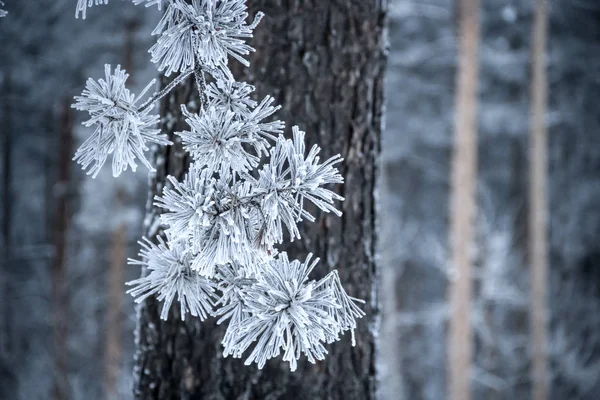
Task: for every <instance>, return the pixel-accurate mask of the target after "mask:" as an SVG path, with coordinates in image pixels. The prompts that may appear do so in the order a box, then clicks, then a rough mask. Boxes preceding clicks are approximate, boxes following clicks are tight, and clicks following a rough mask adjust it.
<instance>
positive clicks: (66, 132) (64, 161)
mask: <svg viewBox="0 0 600 400" xmlns="http://www.w3.org/2000/svg"><path fill="white" fill-rule="evenodd" d="M70 101H71V100H70V99H67V98H65V99H64V101H63V102H62V104H61V111H60V127H59V129H60V132H59V144H58V146H59V148H58V177H57V182H56V186H55V188H56V189H57V192H56V204H57V209H56V224H55V232H54V243H55V248H56V256H55V258H54V262H53V264H52V270H51V274H52V307H53V312H54V320H53V325H54V357H55V366H54V367H55V369H54V371H53V373H54V393H53V397H54V399H56V400H66V399H68V398H70V395H69V381H68V347H67V346H68V345H67V335H68V328H67V326H68V320H69V316H68V314H69V312H68V309H69V299H68V288H67V257H68V254H67V253H68V249H67V246H68V243H67V241H68V232H69V223H70V213H69V193H70V188H71V157H72V155H71V154H72V151H73V112H72V109H71V106H70Z"/></svg>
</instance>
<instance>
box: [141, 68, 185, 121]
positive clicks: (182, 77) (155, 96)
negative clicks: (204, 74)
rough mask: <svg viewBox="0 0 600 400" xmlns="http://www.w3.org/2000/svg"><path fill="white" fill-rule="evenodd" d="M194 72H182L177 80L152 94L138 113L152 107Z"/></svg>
mask: <svg viewBox="0 0 600 400" xmlns="http://www.w3.org/2000/svg"><path fill="white" fill-rule="evenodd" d="M192 72H194V71H193V70H189V71H186V72H182V73H181V74H180V75H179V76H178V77H177V78H175V79H173V80H172V81H171V82H170V83H169V84H168V85H167V86H165V87H164V88H163V89H162V90H161V91H159V92H154V94H153V95H152V97H150V98H149V99H148V100H147V101H146V102H145V103H144V104H142V106H141V107H140V112H144V111H145V110H146V109H147V108H150V107H151V106H153V105H154V104H155V103H156V102H157V101H158V100H160V99H162V98H163V97H165V96H166V95H167V94H168V93H169V92H170V91H171V90H173V88H174V87H175V86H177V85H179V84H180V83H181V82H183V81H184V80H185V78H187V77H188V76H190V74H191V73H192Z"/></svg>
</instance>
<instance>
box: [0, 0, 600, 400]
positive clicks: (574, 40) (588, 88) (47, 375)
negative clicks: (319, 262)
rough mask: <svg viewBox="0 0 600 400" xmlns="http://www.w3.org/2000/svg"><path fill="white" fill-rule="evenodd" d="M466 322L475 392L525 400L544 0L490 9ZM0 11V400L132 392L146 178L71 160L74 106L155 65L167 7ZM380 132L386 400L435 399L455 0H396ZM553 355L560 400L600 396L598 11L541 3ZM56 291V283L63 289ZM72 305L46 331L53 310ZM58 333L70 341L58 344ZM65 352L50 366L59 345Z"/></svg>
mask: <svg viewBox="0 0 600 400" xmlns="http://www.w3.org/2000/svg"><path fill="white" fill-rule="evenodd" d="M482 7H483V9H482V13H481V34H482V36H481V46H480V89H479V93H480V95H479V121H480V123H479V159H480V161H479V177H478V182H477V192H478V214H477V223H476V237H477V246H476V250H477V252H476V254H477V256H476V273H475V298H474V299H473V308H472V321H473V325H474V334H475V361H474V367H473V375H472V383H473V388H474V395H475V396H474V397H475V398H477V399H484V398H485V399H527V398H530V393H531V380H530V374H529V371H530V366H531V351H530V349H531V343H530V335H529V320H528V316H529V301H530V300H529V283H530V282H529V270H528V266H527V261H526V252H527V240H526V236H527V200H526V198H527V190H528V183H527V168H528V164H527V163H528V155H527V151H528V147H527V146H528V135H529V131H530V125H529V113H530V111H529V110H530V69H531V31H532V22H533V13H534V8H533V2H532V1H526V0H486V1H482ZM5 8H6V9H7V10H8V11H9V15H8V16H7V17H6V18H3V19H0V87H1V89H0V94H1V95H0V131H1V132H2V134H1V143H0V149H1V156H0V160H1V165H0V174H1V177H2V179H1V180H0V181H1V183H2V190H1V191H0V192H1V193H2V197H1V202H0V204H1V208H2V210H0V215H1V217H2V219H1V221H2V232H1V237H2V248H1V249H2V257H1V265H2V268H1V269H0V288H1V289H0V399H28V400H29V399H46V398H49V394H50V393H51V392H52V387H53V385H54V382H55V380H57V379H66V381H67V382H68V385H69V388H70V393H71V397H72V398H73V399H101V398H106V399H112V398H119V399H127V398H130V397H131V379H132V375H131V370H132V361H133V346H134V338H133V329H134V327H135V311H134V306H133V301H132V300H131V298H129V297H127V296H126V295H125V293H124V292H125V290H124V282H125V281H126V280H130V279H134V278H136V277H137V276H138V274H139V270H138V269H137V268H133V267H126V266H125V263H124V260H125V259H126V258H127V257H128V256H133V255H135V253H137V250H138V245H137V244H136V240H137V239H138V238H139V237H140V236H141V234H142V220H143V213H144V205H145V203H146V197H147V177H146V174H145V173H144V172H141V173H140V172H138V173H137V174H133V173H131V172H130V171H128V172H126V173H124V174H123V175H122V176H121V177H120V178H119V179H113V178H112V176H111V175H110V171H109V169H105V170H103V171H101V172H100V174H99V175H98V178H97V179H95V180H92V179H85V178H84V176H85V175H84V173H83V172H81V171H80V170H79V169H78V168H76V167H75V166H74V163H73V162H72V161H71V157H72V154H73V152H74V149H75V148H76V146H77V145H78V144H79V143H80V142H81V141H82V139H83V138H85V137H86V135H88V134H89V130H87V129H86V128H84V127H82V126H81V125H80V124H79V122H80V118H81V116H80V115H77V116H76V115H75V114H74V111H73V110H72V109H71V108H70V104H72V97H73V95H75V94H78V93H80V92H81V90H82V88H83V85H84V84H85V80H86V79H87V77H88V76H91V77H99V76H101V75H102V68H103V65H104V63H110V64H113V65H115V64H121V65H122V66H123V67H124V68H125V69H127V70H128V71H129V72H130V74H131V77H130V81H133V84H134V86H137V87H135V88H134V91H135V92H137V91H139V89H140V87H139V86H143V84H144V82H147V81H149V80H150V79H152V78H153V77H154V76H155V74H156V72H155V69H154V68H153V66H152V65H151V64H150V63H148V54H147V52H146V50H147V49H148V48H149V47H150V46H151V43H152V40H153V38H152V37H151V36H150V35H149V32H150V31H151V30H152V28H153V27H154V26H155V25H156V19H157V17H158V14H157V13H150V12H143V11H142V10H141V9H140V8H135V7H133V5H132V4H129V3H128V2H124V3H121V2H116V1H115V2H112V3H111V4H109V5H108V6H106V7H104V8H101V9H94V10H92V11H93V12H89V13H88V18H87V20H86V21H85V23H84V22H83V21H81V20H75V19H74V17H73V14H74V2H73V1H72V0H37V1H10V0H8V1H7V4H6V6H5ZM389 18H390V21H389V41H390V54H389V62H388V73H387V78H386V96H387V109H386V129H385V132H384V137H383V147H382V150H383V153H382V168H381V171H382V181H381V182H382V190H381V193H380V197H379V198H380V201H381V208H380V210H381V218H380V226H381V236H380V238H381V240H380V256H381V267H382V286H381V289H382V292H381V294H382V306H383V317H382V324H381V332H380V337H379V338H380V363H381V368H380V372H381V395H382V398H384V399H411V400H412V399H443V398H445V393H446V383H447V382H446V373H447V370H446V369H447V368H448V367H452V366H447V365H446V359H447V351H446V343H447V341H446V335H447V322H448V317H449V306H448V300H447V287H448V281H449V279H450V278H451V276H450V274H449V273H448V267H447V264H448V258H449V245H448V220H449V215H448V214H449V207H448V202H449V193H450V182H449V179H450V176H449V170H450V157H451V149H452V140H453V120H454V111H455V104H454V101H455V75H456V69H457V45H458V42H457V37H456V32H457V17H456V10H455V2H454V1H451V0H393V1H391V6H390V9H389ZM549 28H550V30H549V44H548V60H549V61H548V84H549V105H548V107H549V110H548V115H547V121H548V133H549V148H548V159H549V192H548V196H549V197H548V201H549V208H550V219H549V254H550V279H549V282H548V284H549V287H548V293H549V315H550V321H549V322H550V323H549V356H550V365H549V369H550V374H551V379H552V385H551V388H552V389H551V398H552V399H597V398H600V357H599V355H600V286H599V285H600V240H599V239H600V206H599V205H598V200H597V199H598V198H600V107H599V106H598V105H599V104H600V51H599V50H600V4H599V3H598V2H597V1H595V0H553V1H550V24H549ZM57 288H58V290H57ZM57 307H58V308H59V309H60V310H62V313H63V314H62V317H61V318H58V321H59V322H60V324H61V326H59V327H55V326H54V325H55V323H54V321H55V320H56V319H55V315H54V313H55V310H56V308H57ZM55 328H57V329H58V332H60V333H61V334H60V335H58V336H57V335H55ZM57 340H58V341H64V342H62V343H59V348H61V346H62V348H64V349H66V352H65V354H57V355H55V353H54V351H53V349H54V348H55V346H56V345H57V343H56V341H57Z"/></svg>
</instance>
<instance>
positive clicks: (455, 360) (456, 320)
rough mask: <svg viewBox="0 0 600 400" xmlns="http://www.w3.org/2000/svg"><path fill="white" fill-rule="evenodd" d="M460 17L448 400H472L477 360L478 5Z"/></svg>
mask: <svg viewBox="0 0 600 400" xmlns="http://www.w3.org/2000/svg"><path fill="white" fill-rule="evenodd" d="M459 13H460V16H459V24H460V26H459V40H460V50H459V71H458V81H457V91H456V117H455V126H454V130H455V132H454V135H455V136H454V150H453V154H452V180H451V185H452V186H451V191H452V193H451V200H450V201H451V204H450V207H451V208H450V242H451V251H452V260H451V261H452V267H453V268H454V269H455V271H456V275H455V276H454V279H452V280H451V281H450V289H449V291H450V293H449V297H450V312H451V317H450V328H449V334H448V366H447V368H448V393H449V398H450V399H452V400H469V399H470V398H471V385H470V382H471V381H470V370H471V360H472V356H473V350H472V346H473V341H472V337H473V334H472V329H471V321H470V316H471V310H472V306H471V297H472V292H473V259H472V252H471V250H472V246H473V245H474V243H475V240H474V239H475V237H474V236H475V232H474V219H475V215H476V201H475V200H476V182H477V85H478V62H477V54H478V47H479V0H461V1H460V2H459Z"/></svg>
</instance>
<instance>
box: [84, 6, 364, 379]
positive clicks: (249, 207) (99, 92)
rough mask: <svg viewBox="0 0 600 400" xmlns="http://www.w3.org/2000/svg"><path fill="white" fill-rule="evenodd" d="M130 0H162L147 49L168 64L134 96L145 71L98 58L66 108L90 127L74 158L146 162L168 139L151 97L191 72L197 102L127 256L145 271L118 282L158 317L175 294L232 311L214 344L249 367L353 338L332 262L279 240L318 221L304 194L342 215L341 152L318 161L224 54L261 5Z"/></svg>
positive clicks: (320, 353)
mask: <svg viewBox="0 0 600 400" xmlns="http://www.w3.org/2000/svg"><path fill="white" fill-rule="evenodd" d="M133 2H134V3H135V4H142V3H144V4H145V5H146V6H154V5H157V6H158V8H161V6H165V10H164V14H163V17H162V19H161V20H160V22H159V24H158V26H157V27H156V29H155V30H154V32H153V34H155V35H158V36H159V37H158V40H157V42H156V44H155V45H154V46H153V47H152V48H151V49H150V50H149V51H150V53H151V54H152V62H154V63H156V64H157V66H158V69H159V70H160V71H163V73H164V74H165V75H170V74H173V73H176V74H177V76H176V77H175V78H174V79H173V80H172V81H171V83H170V84H168V85H167V86H165V87H164V88H163V89H161V90H159V91H157V92H155V93H154V94H152V95H151V96H149V97H148V99H147V100H146V101H145V102H143V103H142V104H141V105H140V104H139V103H141V99H142V97H144V96H145V94H146V93H147V92H148V90H149V89H150V87H151V86H153V85H154V82H151V83H150V84H149V85H148V86H147V87H146V88H145V89H144V90H143V91H142V93H141V94H140V95H139V96H134V95H133V94H132V93H131V92H130V91H129V89H127V88H126V87H125V83H126V80H127V74H126V72H125V71H123V70H122V69H121V68H120V67H119V66H117V68H115V70H114V71H112V70H111V67H110V66H106V68H105V75H106V76H105V78H104V79H99V80H98V81H95V80H93V79H89V80H88V82H87V85H86V88H85V90H84V91H83V93H82V95H81V96H76V97H75V100H76V102H75V104H74V105H73V107H75V108H77V109H78V110H82V111H87V112H88V113H89V116H90V118H89V119H88V120H87V121H85V122H84V123H83V124H84V125H85V126H86V127H94V131H93V133H92V134H91V136H90V138H89V139H88V140H86V141H85V142H84V143H83V144H82V146H81V147H80V148H79V150H77V153H76V154H75V160H77V161H78V162H79V163H80V164H82V166H83V168H84V169H86V170H88V173H89V174H92V176H94V177H95V176H96V175H97V174H98V172H99V171H100V169H101V168H102V166H103V165H104V164H105V162H106V161H107V159H108V157H109V156H111V155H112V167H113V174H114V175H115V176H118V175H119V174H120V173H121V172H122V171H124V170H125V169H127V168H128V167H129V166H131V168H132V169H134V170H135V168H136V160H139V161H140V162H142V163H143V164H144V165H146V166H147V167H148V168H149V169H150V170H152V166H151V164H150V163H149V161H148V160H147V159H146V157H145V156H144V151H145V150H147V147H148V145H147V144H148V143H155V144H159V145H168V144H170V142H169V141H168V140H167V137H166V136H165V135H162V134H160V130H159V129H158V128H157V125H158V122H159V121H160V118H159V116H158V115H154V114H152V113H151V112H152V109H153V108H154V105H155V104H156V102H157V101H158V100H159V99H160V98H162V97H163V96H165V95H166V94H167V93H169V92H170V91H171V90H173V89H174V88H175V87H176V86H177V85H178V84H180V83H181V82H184V81H185V80H187V78H188V77H193V78H194V79H195V81H196V87H197V88H198V96H199V98H200V103H199V106H200V107H199V108H200V109H199V111H198V113H191V112H189V111H188V110H187V108H186V107H185V106H184V105H182V111H183V115H184V117H185V121H186V123H187V124H188V126H189V129H188V130H183V131H180V132H176V133H175V134H176V135H178V136H179V137H181V141H182V143H183V148H184V150H185V151H186V152H188V153H189V155H190V157H191V159H192V164H191V166H190V168H189V171H188V172H187V174H186V175H185V176H184V178H183V180H181V181H179V180H178V179H176V178H175V177H172V176H169V177H167V182H166V185H165V186H164V188H163V190H162V193H160V194H158V195H157V196H156V197H155V202H154V204H155V206H157V207H159V208H160V209H161V210H162V213H161V214H160V222H161V224H162V226H163V231H164V237H162V236H159V237H157V238H156V240H157V242H156V243H154V242H153V241H151V240H149V239H146V238H144V239H143V240H142V241H141V242H140V244H141V246H142V250H141V251H140V254H139V260H130V264H133V265H140V266H142V267H143V269H144V275H143V276H142V277H141V278H139V279H136V280H134V281H131V282H129V283H128V285H130V286H131V288H130V289H129V291H128V293H130V294H131V295H132V296H134V297H135V299H136V302H142V301H144V300H145V299H147V298H149V297H151V296H154V297H156V298H157V299H158V301H160V302H163V303H164V304H163V308H162V311H161V318H163V319H167V318H168V316H169V310H170V308H171V306H172V304H173V303H174V302H175V301H177V302H178V303H179V307H180V315H181V318H182V319H185V318H186V315H187V314H190V315H192V316H195V317H198V318H200V319H201V320H204V319H206V318H207V317H208V316H211V315H214V316H216V317H217V318H218V319H217V323H218V324H221V323H227V324H228V326H227V329H226V333H225V336H224V338H223V346H224V355H225V356H227V355H232V356H233V357H242V356H243V355H244V354H246V353H247V352H249V354H248V355H247V358H246V363H247V364H250V363H257V364H258V367H259V368H262V367H263V366H264V364H265V362H266V361H267V360H268V359H270V358H274V357H277V356H278V355H280V354H283V360H285V361H288V362H289V363H290V368H291V369H292V370H295V369H296V366H297V361H298V359H299V358H300V357H301V356H302V355H305V356H306V357H307V359H308V360H309V361H310V362H315V361H316V360H322V359H323V358H324V357H325V355H326V354H327V350H326V347H325V346H326V345H327V344H328V343H331V342H333V341H336V340H338V339H339V338H340V336H341V334H343V333H344V332H346V331H348V330H350V331H351V332H352V342H353V344H354V343H355V339H354V329H355V328H356V319H357V318H361V317H362V316H364V312H363V311H362V310H361V309H360V308H359V307H358V305H357V303H360V302H361V300H358V299H355V298H353V297H350V296H349V295H348V294H347V293H346V292H345V291H344V289H343V287H342V283H341V281H340V279H339V275H338V273H337V271H332V272H330V273H329V274H327V275H326V276H325V277H324V278H322V279H321V280H319V281H315V280H310V278H309V274H310V273H311V271H312V269H313V268H314V267H315V265H316V264H317V262H318V259H316V260H314V261H311V255H309V256H308V257H307V259H306V260H305V261H304V262H300V261H298V260H289V258H288V256H287V254H286V253H285V252H279V251H278V249H277V246H278V245H279V244H281V243H283V242H284V240H294V239H297V238H300V230H299V228H298V224H299V223H301V222H302V221H304V220H308V221H310V222H312V221H314V220H315V217H314V216H313V215H311V214H310V213H309V212H308V211H307V209H306V208H305V204H306V202H309V203H312V204H313V205H314V206H315V207H316V208H317V209H319V210H321V211H323V212H331V213H334V214H336V215H338V216H339V215H341V212H340V210H339V209H338V208H337V205H336V202H338V201H341V200H343V198H342V197H341V196H339V195H338V194H336V193H335V192H334V191H333V190H331V189H330V188H328V186H329V185H336V184H341V183H343V177H342V176H341V174H340V173H339V171H338V169H337V165H338V164H339V163H340V162H341V161H342V159H341V157H340V156H339V155H337V156H334V157H331V158H329V159H326V160H321V159H320V157H319V153H320V148H319V147H318V146H316V145H314V146H312V147H311V148H310V149H309V150H308V151H307V149H306V146H305V137H304V136H305V135H304V132H302V131H301V130H300V129H299V128H298V127H296V126H294V127H293V128H292V132H293V135H292V138H291V139H289V138H286V137H285V136H284V135H283V132H284V124H283V122H281V121H278V120H274V119H273V115H274V114H275V113H276V111H277V110H278V109H279V106H275V105H273V103H274V99H273V98H272V97H270V96H266V97H265V98H264V99H262V100H261V101H260V102H257V101H256V100H254V99H252V98H251V95H252V93H253V92H254V87H253V86H251V85H248V84H246V83H244V82H236V81H235V80H234V79H233V75H232V74H231V72H230V70H229V66H228V59H229V57H231V58H233V59H235V60H237V61H239V62H241V63H242V64H244V65H248V61H247V60H246V59H245V58H244V56H246V55H248V54H249V53H250V52H252V51H254V49H253V48H252V47H250V46H249V45H248V44H246V42H245V40H246V39H248V38H250V37H252V31H253V30H254V28H255V27H256V25H257V24H258V22H259V21H260V18H261V17H262V14H261V13H258V14H257V15H256V16H255V18H254V21H253V22H252V23H250V24H248V23H247V22H246V21H247V19H248V13H247V7H246V4H245V1H244V0H190V1H184V0H164V1H160V0H133ZM106 3H107V0H86V1H83V0H79V1H78V4H77V11H76V12H77V15H79V14H81V15H82V17H83V18H85V15H86V9H87V7H89V6H92V5H96V4H106Z"/></svg>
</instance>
